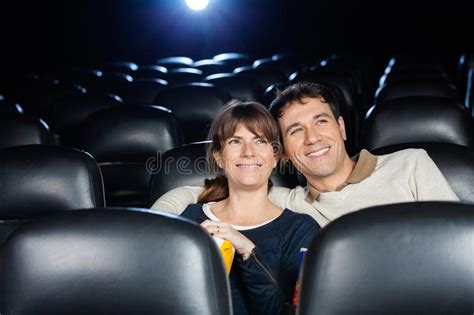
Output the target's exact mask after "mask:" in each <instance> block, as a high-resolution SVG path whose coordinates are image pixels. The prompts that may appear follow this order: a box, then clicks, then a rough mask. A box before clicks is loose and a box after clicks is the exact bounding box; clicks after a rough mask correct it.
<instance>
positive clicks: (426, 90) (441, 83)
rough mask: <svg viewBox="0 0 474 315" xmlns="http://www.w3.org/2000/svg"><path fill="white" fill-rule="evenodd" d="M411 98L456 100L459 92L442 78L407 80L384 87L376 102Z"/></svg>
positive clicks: (378, 92)
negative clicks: (430, 97) (423, 97)
mask: <svg viewBox="0 0 474 315" xmlns="http://www.w3.org/2000/svg"><path fill="white" fill-rule="evenodd" d="M410 96H432V97H447V98H452V99H453V100H456V98H457V92H456V88H455V87H454V85H452V84H449V83H447V82H446V80H445V79H442V78H440V79H423V80H415V81H413V80H406V81H398V82H394V83H392V84H387V85H385V86H383V87H382V88H380V89H379V90H378V91H377V94H376V96H375V99H376V102H384V101H388V100H392V99H396V98H402V97H410Z"/></svg>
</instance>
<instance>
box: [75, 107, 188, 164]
mask: <svg viewBox="0 0 474 315" xmlns="http://www.w3.org/2000/svg"><path fill="white" fill-rule="evenodd" d="M79 130H80V132H79V134H80V136H79V147H80V148H81V149H84V150H86V151H87V152H89V153H91V154H92V155H93V156H94V158H95V159H96V160H97V161H98V162H119V161H137V162H144V161H146V160H147V159H148V158H150V157H154V156H156V155H157V154H158V153H159V152H162V153H163V152H165V151H167V150H170V149H172V148H174V147H177V146H179V145H181V144H182V143H183V135H182V132H181V127H180V126H179V124H178V122H177V120H176V118H175V116H174V115H173V114H172V113H171V112H170V111H169V110H167V109H165V108H163V107H158V106H118V107H112V108H108V109H104V110H101V111H98V112H96V113H94V114H92V115H90V116H89V117H88V118H87V119H86V120H85V121H84V122H83V123H82V124H81V126H80V128H79Z"/></svg>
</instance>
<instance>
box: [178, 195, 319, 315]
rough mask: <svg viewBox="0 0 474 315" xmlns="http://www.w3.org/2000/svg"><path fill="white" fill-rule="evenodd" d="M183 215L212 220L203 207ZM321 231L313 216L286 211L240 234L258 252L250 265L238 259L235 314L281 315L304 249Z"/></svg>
mask: <svg viewBox="0 0 474 315" xmlns="http://www.w3.org/2000/svg"><path fill="white" fill-rule="evenodd" d="M181 215H182V216H184V217H186V218H189V219H191V220H193V221H195V222H198V223H201V222H203V221H204V220H207V219H209V218H208V217H207V216H206V215H205V214H204V212H203V210H202V204H192V205H189V206H188V207H187V208H186V209H185V210H184V212H183V213H182V214H181ZM319 230H320V227H319V225H318V224H317V223H316V221H315V220H314V219H313V218H312V217H310V216H309V215H307V214H301V213H295V212H293V211H291V210H288V209H285V210H284V211H283V213H282V214H281V215H280V216H279V217H278V218H276V219H274V220H273V221H271V222H269V223H267V224H265V225H262V226H259V227H257V228H254V229H248V230H241V231H239V232H240V233H242V234H243V235H245V236H246V237H247V238H248V239H250V240H251V241H252V242H253V243H254V244H255V250H254V254H252V255H251V256H250V258H249V259H247V260H246V261H243V260H242V257H241V255H238V254H236V255H235V256H234V261H233V263H232V268H231V271H230V275H229V280H230V287H231V291H232V304H233V309H234V314H235V315H241V314H259V315H260V314H272V315H278V314H281V313H282V311H283V305H284V304H285V303H291V301H292V298H293V294H294V289H295V283H296V280H297V277H298V263H299V252H300V248H302V247H305V248H307V247H308V245H309V243H310V242H311V240H312V239H313V237H314V236H315V234H316V232H318V231H319Z"/></svg>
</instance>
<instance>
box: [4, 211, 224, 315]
mask: <svg viewBox="0 0 474 315" xmlns="http://www.w3.org/2000/svg"><path fill="white" fill-rule="evenodd" d="M18 232H19V233H15V234H14V236H13V237H12V238H11V239H10V240H9V242H8V244H7V246H6V247H5V248H2V249H1V251H0V257H1V259H2V268H1V271H0V272H1V273H2V274H1V276H0V286H1V287H2V290H1V291H0V301H1V302H0V313H2V314H16V315H22V314H89V315H94V314H170V315H171V314H176V315H178V314H180V315H185V314H188V315H194V314H203V315H207V314H209V315H211V314H215V315H221V314H222V315H228V314H231V313H232V311H231V300H230V288H229V282H228V279H227V275H226V272H225V268H224V264H223V262H222V259H221V258H220V254H219V250H218V249H217V246H216V245H215V244H214V240H213V239H212V238H211V237H210V236H209V235H208V234H207V233H206V232H205V231H204V230H203V229H202V228H201V227H200V226H198V225H197V224H195V223H192V222H191V221H188V220H185V219H183V218H180V217H176V216H172V215H170V214H152V213H146V212H139V211H132V210H131V209H114V210H110V209H93V210H82V211H74V212H68V213H58V214H55V215H52V216H50V217H48V218H45V219H42V220H38V221H37V222H34V223H32V224H28V225H26V226H25V227H24V228H23V229H21V231H20V230H19V231H18Z"/></svg>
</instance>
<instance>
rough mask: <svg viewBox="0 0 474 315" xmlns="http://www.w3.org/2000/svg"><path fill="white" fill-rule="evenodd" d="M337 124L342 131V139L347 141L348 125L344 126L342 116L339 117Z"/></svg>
mask: <svg viewBox="0 0 474 315" xmlns="http://www.w3.org/2000/svg"><path fill="white" fill-rule="evenodd" d="M337 123H338V125H339V130H340V131H341V135H342V139H344V141H346V140H347V135H346V125H345V124H344V118H342V116H339V118H338V119H337Z"/></svg>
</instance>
